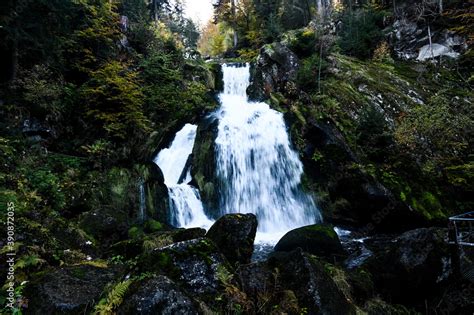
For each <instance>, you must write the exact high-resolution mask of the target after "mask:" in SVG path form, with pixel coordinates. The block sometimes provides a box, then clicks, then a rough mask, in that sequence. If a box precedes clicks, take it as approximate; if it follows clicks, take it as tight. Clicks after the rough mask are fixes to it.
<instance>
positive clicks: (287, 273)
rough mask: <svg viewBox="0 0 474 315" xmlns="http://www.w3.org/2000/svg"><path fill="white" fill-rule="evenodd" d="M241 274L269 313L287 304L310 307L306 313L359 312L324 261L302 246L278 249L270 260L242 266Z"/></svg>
mask: <svg viewBox="0 0 474 315" xmlns="http://www.w3.org/2000/svg"><path fill="white" fill-rule="evenodd" d="M237 274H238V275H239V277H238V278H239V279H240V282H241V286H242V290H243V291H244V292H245V293H246V294H247V296H249V297H251V298H252V299H253V302H254V304H255V305H262V312H263V313H265V314H270V313H271V312H272V311H274V310H278V309H279V308H282V307H283V306H284V307H285V308H286V309H287V310H288V311H290V310H295V309H300V310H306V311H307V313H306V314H355V307H354V306H353V305H352V304H351V302H350V301H348V300H347V299H346V297H345V296H344V293H343V292H342V291H341V290H340V289H339V288H338V286H337V285H336V284H335V282H334V281H333V279H332V278H331V275H330V274H329V272H328V271H327V270H326V268H325V267H324V265H323V264H322V263H321V262H319V261H318V260H317V259H316V257H315V256H311V255H309V254H307V253H303V252H302V251H301V250H300V249H298V250H295V251H292V252H276V253H273V254H272V256H271V257H270V258H269V259H268V261H266V262H258V263H252V264H248V265H243V266H240V268H239V269H238V271H237ZM275 288H278V289H275ZM282 292H286V296H282V294H281V293H282ZM290 301H291V302H290ZM289 313H290V314H294V313H292V312H289Z"/></svg>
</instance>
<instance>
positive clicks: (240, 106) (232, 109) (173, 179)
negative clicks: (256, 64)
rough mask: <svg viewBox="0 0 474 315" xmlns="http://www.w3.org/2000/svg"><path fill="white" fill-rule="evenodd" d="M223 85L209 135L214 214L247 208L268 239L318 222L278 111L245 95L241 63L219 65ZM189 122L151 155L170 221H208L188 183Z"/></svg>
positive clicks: (245, 71)
mask: <svg viewBox="0 0 474 315" xmlns="http://www.w3.org/2000/svg"><path fill="white" fill-rule="evenodd" d="M222 69H223V79H224V91H223V92H222V93H221V94H220V95H219V99H220V103H221V107H220V108H219V109H218V110H217V111H216V112H215V113H213V115H215V117H216V118H217V119H218V120H219V127H218V134H217V138H216V140H215V141H216V146H215V148H216V152H215V154H216V161H217V165H216V174H217V177H218V179H219V182H220V183H219V186H220V187H221V189H220V196H219V213H220V215H224V214H228V213H236V212H239V213H253V214H255V215H256V216H257V218H258V222H259V225H258V232H257V241H259V242H276V241H277V240H278V239H279V238H280V237H281V236H282V235H283V234H285V233H286V232H288V231H289V230H292V229H294V228H297V227H300V226H304V225H309V224H314V223H318V222H321V215H320V212H319V210H318V209H317V207H316V205H315V203H314V201H313V199H312V197H311V196H310V195H309V194H307V193H305V192H304V191H303V190H302V187H301V176H302V175H303V165H302V163H301V161H300V160H299V157H298V154H297V152H296V151H294V150H293V149H292V148H291V142H290V139H289V136H288V133H287V130H286V125H285V121H284V119H283V115H282V114H281V113H279V112H277V111H275V110H272V109H271V108H270V107H269V106H268V105H267V104H265V103H256V102H249V101H248V98H247V93H246V89H247V87H248V85H249V80H250V69H249V65H248V64H246V65H243V66H236V65H223V67H222ZM196 129H197V127H196V126H195V125H191V124H187V125H185V126H184V127H183V129H182V130H180V131H179V132H178V133H177V134H176V136H175V139H174V140H173V142H172V144H171V146H170V147H169V148H167V149H163V150H162V151H161V152H160V153H159V154H158V155H157V157H156V158H155V163H156V164H157V165H158V166H159V167H160V168H161V169H162V171H163V175H164V178H165V184H166V186H167V187H168V190H169V196H170V204H171V220H170V221H171V223H172V224H173V225H176V226H178V227H191V226H201V227H205V228H206V227H209V226H210V225H211V224H212V221H211V220H210V219H209V218H208V217H207V216H206V214H205V210H204V207H203V205H202V202H201V200H200V197H199V192H198V190H197V189H196V188H194V187H192V186H191V185H189V183H190V182H191V175H190V169H189V165H188V163H187V161H188V158H189V156H190V154H191V152H192V149H193V146H194V141H195V138H196Z"/></svg>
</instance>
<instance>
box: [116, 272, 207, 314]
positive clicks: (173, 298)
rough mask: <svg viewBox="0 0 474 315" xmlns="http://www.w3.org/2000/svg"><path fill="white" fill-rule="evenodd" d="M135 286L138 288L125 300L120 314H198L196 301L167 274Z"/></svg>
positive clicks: (119, 311)
mask: <svg viewBox="0 0 474 315" xmlns="http://www.w3.org/2000/svg"><path fill="white" fill-rule="evenodd" d="M135 286H136V287H137V288H138V289H137V290H136V292H135V293H133V294H132V295H131V296H129V297H128V298H127V299H126V300H125V303H124V304H123V305H122V306H121V307H120V309H119V310H118V314H123V315H125V314H143V315H153V314H162V315H175V314H181V315H187V314H198V310H197V308H196V306H195V304H194V301H193V300H192V299H191V298H190V297H189V296H188V295H187V294H186V293H185V292H184V291H183V290H182V289H181V288H180V287H179V286H177V285H176V284H175V283H174V282H173V281H172V280H170V279H169V278H167V277H165V276H156V277H154V278H152V279H149V280H146V281H143V282H141V283H139V284H137V285H135Z"/></svg>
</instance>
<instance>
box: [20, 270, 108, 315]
mask: <svg viewBox="0 0 474 315" xmlns="http://www.w3.org/2000/svg"><path fill="white" fill-rule="evenodd" d="M113 279H114V273H113V272H112V271H111V270H109V269H105V268H97V267H93V266H88V265H81V266H71V267H65V268H58V269H55V270H53V271H51V272H48V273H47V274H46V275H45V276H44V277H42V278H41V279H39V281H38V283H35V282H33V285H32V286H31V287H28V288H27V290H26V292H25V296H26V297H27V298H28V300H29V305H28V310H29V311H31V313H32V314H66V313H67V314H84V312H86V310H89V311H91V310H92V308H93V306H94V305H95V303H96V302H97V301H98V299H99V297H100V294H101V293H102V290H103V289H104V287H105V286H106V284H107V283H109V282H110V281H112V280H113Z"/></svg>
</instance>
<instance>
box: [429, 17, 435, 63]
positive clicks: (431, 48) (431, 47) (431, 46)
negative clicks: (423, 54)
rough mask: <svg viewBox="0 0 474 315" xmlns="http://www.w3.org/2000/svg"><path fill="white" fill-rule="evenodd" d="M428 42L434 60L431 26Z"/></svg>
mask: <svg viewBox="0 0 474 315" xmlns="http://www.w3.org/2000/svg"><path fill="white" fill-rule="evenodd" d="M428 40H429V41H430V52H431V58H434V53H433V43H432V41H431V27H430V24H428Z"/></svg>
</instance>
